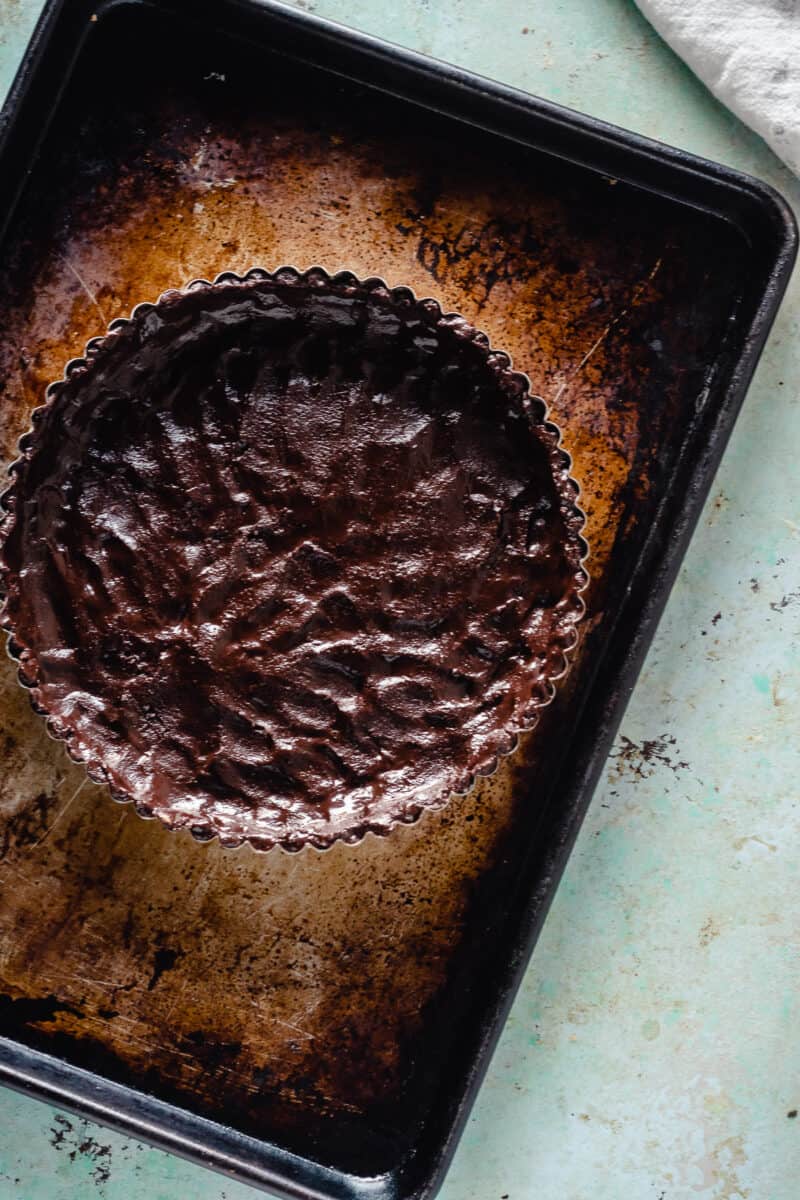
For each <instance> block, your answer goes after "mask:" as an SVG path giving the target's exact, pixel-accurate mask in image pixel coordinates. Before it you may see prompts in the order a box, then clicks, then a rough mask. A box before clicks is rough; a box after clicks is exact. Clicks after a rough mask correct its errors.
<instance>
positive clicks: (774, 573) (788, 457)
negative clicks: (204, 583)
mask: <svg viewBox="0 0 800 1200" xmlns="http://www.w3.org/2000/svg"><path fill="white" fill-rule="evenodd" d="M304 7H306V8H313V9H314V10H315V11H316V12H318V13H320V14H322V15H325V16H330V17H333V18H335V19H341V20H344V21H346V22H347V23H349V24H352V25H355V26H358V27H359V28H362V29H367V30H369V31H370V32H374V33H377V34H380V35H381V36H385V37H389V38H391V39H392V40H394V41H397V42H400V43H402V44H405V45H409V46H413V47H414V48H416V49H419V50H422V51H423V52H427V53H431V54H434V55H437V56H439V57H441V58H445V59H449V60H451V61H455V62H458V63H460V64H462V65H464V66H467V67H470V68H473V69H475V70H478V71H480V72H482V73H483V74H486V75H490V76H494V77H496V78H500V79H503V80H505V81H507V82H509V83H512V84H515V85H517V86H520V87H523V88H526V89H527V90H529V91H532V92H536V93H539V94H541V95H544V96H547V97H549V98H552V99H555V100H558V101H560V102H563V103H566V104H569V105H572V106H573V107H575V108H578V109H582V110H584V111H587V112H591V113H593V114H596V115H598V116H601V117H605V118H606V119H609V120H612V121H616V122H617V123H619V124H624V125H627V126H629V127H633V128H635V129H637V130H639V131H641V132H643V133H646V134H649V135H651V136H655V137H659V138H662V139H663V140H665V141H668V142H673V143H675V144H678V145H682V146H685V147H688V148H689V149H692V150H694V151H697V152H699V153H702V154H707V155H709V156H710V157H714V158H718V159H721V160H723V161H726V162H729V163H731V164H733V165H735V166H737V167H740V168H743V169H745V170H748V171H751V172H753V173H754V174H757V175H760V176H761V177H762V178H766V179H767V180H769V181H770V182H772V183H774V184H776V185H777V186H778V187H779V188H780V189H781V190H782V191H783V192H784V194H787V195H788V196H789V197H790V199H792V200H793V201H794V202H795V205H796V206H798V205H800V186H799V185H798V184H797V182H796V181H794V180H792V179H791V177H790V176H789V175H788V173H787V172H786V171H785V170H784V169H783V168H782V167H781V166H780V165H779V164H778V162H777V160H776V159H775V158H774V157H773V156H772V155H771V154H770V152H769V151H768V150H767V149H766V148H765V147H764V146H763V144H762V143H761V142H760V141H759V139H758V138H756V137H755V136H754V135H752V134H750V133H749V132H748V131H747V130H746V129H744V128H743V127H742V126H741V125H740V124H739V123H738V122H737V121H735V119H734V118H733V117H731V116H730V115H729V114H727V113H726V112H725V111H724V110H722V109H721V108H720V107H719V106H718V105H716V104H715V103H714V102H713V101H712V100H711V99H710V98H709V97H708V95H707V93H705V91H704V90H703V88H702V87H701V86H700V85H699V84H698V83H697V82H696V81H695V80H694V79H693V78H692V76H691V75H690V74H689V73H688V72H687V71H686V70H685V69H684V68H683V67H682V66H681V64H680V63H679V62H678V61H677V60H676V59H675V58H674V56H672V55H671V54H670V52H669V51H668V50H667V49H666V48H665V47H664V46H663V45H662V44H661V43H659V41H658V39H657V38H656V37H655V35H654V34H652V32H651V31H650V30H649V28H648V26H647V25H646V23H645V22H644V21H643V20H642V19H641V17H640V16H639V14H638V13H637V12H636V10H635V8H634V7H633V6H632V4H629V3H627V2H625V0H560V2H559V0H542V2H541V3H539V4H538V5H534V4H524V3H521V2H520V0H505V2H502V3H495V4H494V5H492V6H491V8H489V6H480V5H478V4H476V3H457V2H452V0H451V2H449V3H445V2H444V0H438V2H437V0H427V2H426V0H403V2H398V3H396V4H395V5H394V6H393V12H392V17H391V18H389V17H388V15H384V14H383V12H382V11H381V10H382V8H383V6H379V5H377V4H374V3H368V2H362V3H350V4H345V3H344V2H343V0H317V3H316V4H314V3H313V2H312V0H309V2H308V3H306V4H305V5H304ZM38 8H39V4H38V3H37V2H36V0H16V2H9V0H0V14H1V15H0V88H4V87H5V86H7V84H8V83H9V82H10V79H11V77H12V74H13V71H14V69H15V67H16V64H17V62H18V60H19V57H20V55H21V53H22V51H23V49H24V44H25V41H26V39H27V37H28V35H29V32H30V29H31V27H32V24H33V21H34V20H35V18H36V15H37V13H38ZM799 317H800V281H795V283H794V284H793V286H792V287H791V289H790V294H789V297H788V300H787V303H786V305H785V307H784V310H783V312H782V315H781V316H780V317H779V319H778V322H777V325H776V329H775V331H774V333H773V335H772V338H771V340H770V343H769V346H768V348H767V351H766V353H765V356H764V358H763V360H762V364H761V367H760V369H759V371H758V374H757V377H756V380H755V382H754V384H753V387H752V389H751V392H750V395H749V398H748V401H747V403H746V406H745V410H744V413H743V415H742V417H741V419H740V422H739V425H738V427H737V431H736V433H735V434H734V437H733V440H732V443H731V446H730V449H729V451H728V454H727V456H726V458H725V461H724V464H723V467H722V470H721V472H720V475H719V478H718V480H717V483H716V485H715V487H714V489H713V492H712V496H711V499H710V501H709V504H708V507H707V510H706V514H705V517H704V519H703V521H702V523H701V526H700V528H699V530H698V532H697V535H696V536H695V539H694V542H693V544H692V548H691V550H690V553H689V555H688V556H687V559H686V564H685V567H684V570H683V572H682V574H681V576H680V579H679V581H678V584H677V586H676V589H675V592H674V594H673V597H672V599H671V601H670V604H669V607H668V610H667V613H666V616H665V618H664V620H663V622H662V625H661V629H660V631H659V634H658V637H657V639H656V642H655V644H654V647H653V650H652V652H651V654H650V657H649V659H648V662H647V665H646V668H645V671H644V672H643V675H642V677H641V680H640V683H639V686H638V688H637V690H636V694H635V696H634V699H633V701H632V703H631V706H630V709H629V711H628V714H627V717H626V719H625V722H624V725H623V728H622V732H621V734H620V737H619V739H618V742H617V745H616V748H615V752H614V756H613V757H612V760H611V762H610V763H609V767H608V770H607V772H606V776H605V779H604V782H603V785H602V786H601V788H600V789H599V790H598V794H597V796H596V797H595V800H594V803H593V805H592V808H591V810H590V814H589V817H588V819H587V821H586V824H585V825H584V828H583V831H582V833H581V836H580V838H579V841H578V845H577V847H576V850H575V852H574V854H573V856H572V859H571V861H570V864H569V866H568V869H567V872H566V875H565V877H564V880H563V883H562V885H561V888H560V891H559V894H558V897H557V899H556V903H555V905H554V907H553V910H552V912H551V915H550V917H549V920H548V922H547V925H546V928H545V930H544V933H543V935H542V938H541V940H540V942H539V945H538V948H537V951H536V954H535V956H534V960H533V962H532V964H531V967H530V969H529V971H528V974H527V977H526V981H525V984H524V986H523V988H522V990H521V992H520V994H519V997H518V999H517V1002H516V1004H515V1007H514V1010H513V1012H512V1016H511V1019H510V1021H509V1023H508V1026H507V1028H506V1031H505V1033H504V1036H503V1038H502V1040H501V1043H500V1046H499V1048H498V1051H497V1053H496V1055H495V1058H494V1061H493V1064H492V1066H491V1068H490V1071H489V1075H488V1077H487V1080H486V1083H485V1085H484V1087H483V1090H482V1092H481V1095H480V1097H479V1100H478V1103H477V1104H476V1107H475V1109H474V1113H473V1116H472V1118H471V1120H470V1123H469V1126H468V1128H467V1132H466V1134H465V1136H464V1139H463V1142H462V1145H461V1147H460V1149H459V1152H458V1154H457V1157H456V1159H455V1162H454V1164H453V1167H452V1170H451V1172H450V1175H449V1177H448V1179H447V1181H446V1183H445V1186H444V1188H443V1191H442V1193H441V1195H442V1197H443V1200H504V1198H505V1197H507V1198H508V1200H533V1197H534V1196H535V1197H536V1198H537V1200H584V1198H585V1200H589V1198H590V1197H591V1200H620V1198H621V1197H625V1198H626V1200H628V1198H631V1200H639V1198H642V1200H684V1198H685V1200H694V1198H699V1200H737V1198H741V1200H795V1198H796V1196H797V1194H798V1190H797V1189H798V1185H797V1179H798V1178H800V1117H797V1116H796V1115H794V1114H795V1113H796V1110H797V1109H798V1108H800V1052H797V1051H796V1050H795V1047H794V1041H793V1038H794V1031H795V1028H796V1024H797V1016H798V1008H800V1003H799V1002H798V999H797V981H798V978H800V920H798V912H799V911H800V900H799V899H798V888H797V880H798V874H799V873H800V810H799V809H798V791H797V784H796V778H795V773H794V772H793V771H792V769H791V768H792V766H793V765H794V760H795V752H794V746H795V736H796V735H795V731H796V729H797V728H798V717H799V716H800V712H799V711H798V710H800V697H798V671H797V668H798V641H799V640H800V638H799V637H798V635H800V567H798V565H797V564H798V561H799V560H798V548H800V505H799V504H798V502H797V500H796V497H795V494H794V489H793V487H792V483H793V479H792V476H793V474H796V467H795V456H796V453H797V448H798V447H800V411H799V410H798V391H799V390H800V349H799V348H798V347H799V346H800V342H798V337H797V334H798V329H797V326H798V318H799ZM254 1195H255V1193H253V1192H252V1191H251V1190H250V1189H247V1188H244V1187H239V1186H237V1185H233V1184H229V1183H226V1182H225V1181H224V1180H223V1179H221V1178H219V1177H216V1176H213V1175H210V1174H208V1173H207V1172H204V1171H202V1170H200V1169H199V1168H194V1167H191V1166H188V1165H186V1164H184V1163H181V1162H180V1161H179V1160H177V1159H173V1158H170V1157H168V1156H165V1155H163V1154H161V1153H158V1152H156V1151H153V1150H150V1149H147V1148H145V1147H141V1146H139V1145H138V1144H136V1143H133V1142H131V1141H130V1140H127V1139H125V1138H121V1137H118V1136H116V1135H113V1134H110V1133H108V1132H106V1131H105V1130H102V1129H100V1128H98V1127H95V1126H91V1125H88V1124H87V1123H86V1122H83V1121H79V1120H77V1119H75V1118H73V1117H70V1116H67V1115H62V1114H60V1113H57V1112H56V1111H55V1110H52V1109H50V1108H48V1107H46V1106H44V1105H41V1104H38V1103H36V1102H34V1101H30V1100H25V1099H21V1098H19V1097H17V1096H15V1095H13V1094H12V1093H10V1092H0V1197H2V1200H5V1197H22V1198H24V1200H73V1198H75V1200H77V1198H81V1200H83V1197H92V1196H98V1197H104V1198H106V1200H118V1198H122V1197H125V1198H126V1200H143V1198H144V1197H148V1200H160V1198H162V1197H163V1198H164V1200H167V1198H169V1200H183V1198H184V1197H186V1198H187V1200H188V1198H189V1197H197V1198H198V1200H212V1198H213V1200H222V1198H223V1197H225V1198H226V1200H245V1198H246V1197H248V1196H254Z"/></svg>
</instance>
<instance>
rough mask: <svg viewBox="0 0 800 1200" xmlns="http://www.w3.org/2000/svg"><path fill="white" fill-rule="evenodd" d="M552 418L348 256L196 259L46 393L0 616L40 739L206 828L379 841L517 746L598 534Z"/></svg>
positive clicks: (9, 526)
mask: <svg viewBox="0 0 800 1200" xmlns="http://www.w3.org/2000/svg"><path fill="white" fill-rule="evenodd" d="M559 440H560V433H559V430H558V429H557V427H556V426H555V425H553V424H552V423H551V422H549V421H548V420H547V419H546V410H545V406H544V403H543V402H542V401H541V400H539V399H538V398H536V397H532V396H531V395H530V387H529V383H528V380H527V378H526V377H525V376H524V375H521V374H520V373H519V372H515V371H514V370H513V368H512V365H511V362H510V359H509V357H508V356H507V355H506V354H504V353H502V352H501V351H496V350H493V349H492V348H491V346H490V345H489V342H488V339H487V338H486V336H485V335H484V334H482V333H480V332H479V331H477V330H476V329H474V328H473V327H472V326H471V325H469V324H468V323H467V322H466V321H465V320H464V319H463V318H462V317H460V316H458V315H457V314H452V313H443V312H442V310H441V308H440V306H439V305H438V304H437V302H436V301H434V300H417V299H416V297H415V296H414V295H413V293H412V292H411V291H410V290H409V289H407V288H393V289H390V288H388V287H387V285H386V284H385V283H384V282H383V281H382V280H380V279H377V278H370V279H366V280H359V279H357V278H356V277H355V276H354V275H352V274H350V273H349V272H340V273H339V274H337V275H335V276H333V277H331V276H329V275H328V274H327V273H326V272H325V271H323V270H322V269H321V268H312V269H311V270H309V271H306V272H303V273H301V272H298V271H296V270H294V269H293V268H281V269H279V270H278V271H275V272H267V271H264V270H261V269H254V270H253V271H250V272H248V273H247V274H246V275H244V276H238V275H234V274H232V273H225V274H223V275H221V276H219V277H218V278H217V279H216V280H215V281H214V282H213V283H211V282H209V281H206V280H195V281H193V282H192V283H191V284H189V285H188V286H187V287H186V288H185V289H183V290H181V291H170V292H166V293H165V294H164V295H163V296H162V297H161V298H160V299H159V301H158V302H157V303H156V304H154V305H153V304H142V305H139V306H138V308H137V309H135V310H134V312H133V314H132V315H131V317H130V318H129V319H123V320H119V321H116V322H114V323H113V324H112V325H111V326H110V327H109V331H108V333H107V334H106V335H105V336H104V337H101V338H96V339H94V340H93V341H92V342H90V343H89V345H88V346H87V350H86V355H85V357H84V358H82V359H77V360H74V361H73V362H71V363H70V364H68V366H67V368H66V371H65V375H64V379H63V380H61V381H60V382H58V383H55V384H53V385H51V387H50V388H49V389H48V392H47V397H46V403H45V405H44V406H43V407H42V408H40V409H37V410H36V412H35V413H34V414H33V426H32V429H31V431H30V432H29V433H28V434H26V435H25V437H24V438H23V439H21V441H20V453H21V457H20V458H19V459H18V460H17V461H16V463H14V464H13V465H12V468H11V474H12V483H11V486H10V487H9V489H8V491H7V492H6V493H5V495H4V497H3V500H2V503H3V508H4V509H5V517H4V519H3V523H2V526H1V527H0V576H1V578H2V585H3V589H4V592H5V600H4V603H3V608H2V611H1V612H0V620H2V624H3V626H4V627H5V628H6V629H7V630H9V632H10V633H11V635H12V636H11V639H10V642H9V648H10V650H11V653H12V654H13V656H14V657H15V658H16V659H17V660H18V662H19V669H20V680H21V682H22V683H23V684H24V685H25V686H26V687H27V688H28V689H29V690H30V695H31V700H32V703H33V704H34V707H35V708H37V710H38V711H40V712H42V713H43V714H44V715H46V716H47V719H48V727H49V729H50V731H51V733H52V734H53V735H54V736H55V737H58V738H60V739H63V740H64V742H65V743H66V746H67V749H68V751H69V753H70V755H71V756H72V757H73V758H75V759H76V760H77V761H79V762H83V763H84V764H85V765H86V769H87V771H88V772H89V774H90V776H91V777H92V778H94V779H96V780H98V781H102V782H105V783H107V784H108V785H109V787H110V789H111V791H112V794H113V795H114V797H115V798H116V799H119V800H133V802H134V804H135V806H136V809H137V811H138V812H139V813H140V814H141V815H142V816H146V817H157V818H158V819H159V820H161V821H162V822H163V823H164V824H166V825H167V826H169V827H170V828H186V829H189V830H190V831H191V832H192V834H193V835H194V836H195V837H196V838H198V839H199V840H207V839H208V838H211V837H213V836H215V835H216V836H218V837H219V838H220V841H221V842H223V844H225V845H228V846H236V845H239V844H241V843H242V842H244V841H248V842H250V843H251V844H252V845H253V846H254V847H255V848H256V849H260V850H268V849H270V848H272V847H273V846H276V845H279V846H282V847H283V848H284V849H287V850H297V849H300V848H301V847H302V846H304V845H309V844H310V845H313V846H316V847H317V848H320V849H323V848H325V847H327V846H329V845H330V844H331V843H332V842H333V841H335V840H345V841H351V842H354V841H358V840H360V838H362V837H363V836H364V834H365V833H367V832H368V831H372V832H375V833H378V834H385V833H387V832H389V830H390V829H391V828H392V827H393V826H394V825H396V824H398V823H402V822H410V821H413V820H415V819H416V818H417V817H418V816H419V815H420V813H421V812H422V811H424V810H425V809H426V808H435V807H440V806H442V805H443V804H444V803H446V801H447V799H448V797H449V796H450V795H451V794H452V793H453V792H462V791H466V790H467V789H468V788H469V787H470V786H471V785H472V783H473V782H474V779H475V776H476V775H483V774H489V773H491V771H492V770H494V768H495V767H496V765H497V760H498V756H500V755H503V754H507V753H508V752H510V751H511V750H512V749H513V748H514V746H515V744H516V740H517V737H518V735H519V734H520V733H521V732H522V731H523V730H525V729H527V728H530V726H531V725H532V724H533V723H534V721H535V719H536V714H537V712H538V711H539V709H541V707H542V706H543V705H545V704H547V703H548V702H549V700H550V699H551V698H552V696H553V694H554V685H555V682H556V681H557V680H558V679H559V678H560V677H561V676H562V675H563V674H564V672H565V670H566V668H567V655H568V653H569V651H570V649H571V648H572V647H573V646H574V644H575V641H576V637H577V631H576V626H577V624H578V622H579V620H580V617H581V615H582V613H583V601H582V599H581V592H582V591H583V589H584V588H585V586H586V582H587V574H586V570H585V568H584V566H583V560H584V558H585V556H586V553H587V548H586V544H585V542H584V541H583V539H582V537H581V534H580V531H581V529H582V527H583V514H582V513H581V511H580V509H579V507H578V504H577V499H578V488H577V485H576V484H575V482H574V481H573V480H572V479H571V478H570V476H569V470H570V460H569V457H568V456H567V454H566V453H565V452H564V451H563V450H562V449H561V448H560V446H559Z"/></svg>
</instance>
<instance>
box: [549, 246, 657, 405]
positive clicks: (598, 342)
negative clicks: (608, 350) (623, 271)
mask: <svg viewBox="0 0 800 1200" xmlns="http://www.w3.org/2000/svg"><path fill="white" fill-rule="evenodd" d="M663 262H664V259H663V257H661V256H659V257H658V258H657V259H656V262H655V265H654V267H653V269H652V270H651V271H650V273H649V274H648V275H647V276H646V277H645V278H644V279H643V280H642V281H641V283H638V284H637V285H636V287H635V289H634V291H633V295H632V296H631V298H630V300H629V301H628V303H627V304H626V305H625V307H624V308H623V309H621V310H620V312H618V313H617V315H616V316H615V317H613V318H612V319H611V320H610V321H609V323H608V325H606V327H605V329H604V330H603V332H602V333H601V334H600V336H599V337H597V338H596V339H595V340H594V341H593V342H592V344H591V346H590V347H589V349H588V350H587V351H586V353H585V354H584V356H583V358H582V359H581V361H580V362H579V363H578V365H577V367H575V369H574V370H573V371H572V372H571V374H570V375H569V376H568V377H567V378H566V379H565V380H564V382H563V383H562V384H560V386H559V388H558V391H557V392H556V394H555V396H554V397H553V399H552V401H551V404H552V405H554V406H555V405H556V404H558V401H559V400H560V399H561V397H562V396H563V394H564V392H565V391H566V389H567V388H568V387H569V385H570V384H571V383H572V381H573V380H574V379H575V378H576V377H577V376H578V375H580V373H581V371H582V370H583V368H584V367H585V366H586V364H587V363H588V362H589V360H590V359H591V357H592V356H593V355H594V354H596V353H597V351H598V350H599V349H600V347H601V346H602V344H603V342H604V341H605V340H606V338H607V337H608V335H609V334H610V333H611V330H612V329H615V328H616V327H617V325H619V324H620V322H621V321H624V320H625V318H626V317H627V316H628V314H629V313H630V312H631V311H632V310H633V309H634V308H635V307H636V304H637V302H638V300H639V297H640V296H641V294H642V292H643V291H644V289H645V288H646V287H647V285H648V284H649V283H652V282H653V280H654V279H655V277H656V275H657V274H658V272H659V271H660V270H661V267H662V265H663Z"/></svg>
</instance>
